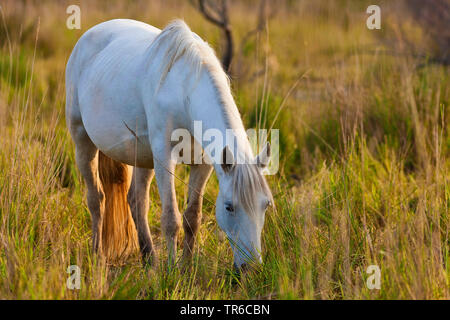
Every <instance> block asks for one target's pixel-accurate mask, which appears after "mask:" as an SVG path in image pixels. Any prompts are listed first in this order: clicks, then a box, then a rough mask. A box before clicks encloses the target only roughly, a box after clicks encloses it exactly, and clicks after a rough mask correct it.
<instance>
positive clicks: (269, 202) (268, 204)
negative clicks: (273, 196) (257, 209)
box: [266, 200, 272, 209]
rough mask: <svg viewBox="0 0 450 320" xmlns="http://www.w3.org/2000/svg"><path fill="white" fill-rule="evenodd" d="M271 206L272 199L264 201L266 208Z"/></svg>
mask: <svg viewBox="0 0 450 320" xmlns="http://www.w3.org/2000/svg"><path fill="white" fill-rule="evenodd" d="M271 206H272V201H270V200H268V201H267V203H266V209H267V208H268V207H271Z"/></svg>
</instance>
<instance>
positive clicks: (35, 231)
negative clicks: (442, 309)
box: [0, 0, 450, 299]
mask: <svg viewBox="0 0 450 320" xmlns="http://www.w3.org/2000/svg"><path fill="white" fill-rule="evenodd" d="M378 2H379V3H378V4H379V5H380V7H381V14H382V29H381V30H368V29H367V27H366V19H367V17H368V14H367V13H366V8H367V6H369V5H370V4H372V3H370V1H364V0H361V1H346V0H336V1H325V0H323V1H300V0H299V1H280V2H279V3H278V4H277V8H278V9H277V11H276V13H275V15H274V16H273V17H272V18H271V19H270V20H269V21H268V23H267V24H266V26H265V27H264V28H262V30H261V31H260V32H258V33H257V34H255V35H254V36H252V37H248V38H246V37H245V35H246V34H247V32H249V31H250V30H251V29H252V28H254V27H255V26H256V23H257V14H256V10H255V7H256V6H257V1H251V0H247V1H232V2H231V5H230V17H231V23H232V26H233V32H234V36H235V44H236V50H235V56H234V60H233V65H232V71H231V78H232V87H233V91H234V95H235V99H236V103H237V105H238V107H239V109H240V111H241V114H242V117H243V120H244V123H245V125H246V127H256V126H257V124H258V122H259V118H262V119H266V121H262V123H261V125H262V127H265V128H268V127H270V125H271V124H272V123H271V121H272V119H274V118H275V115H276V114H277V113H279V115H278V116H277V118H276V121H275V123H274V126H273V127H274V128H278V129H280V143H281V145H280V170H279V172H278V174H277V175H274V176H270V177H268V181H269V183H270V186H271V188H272V192H273V194H274V198H275V206H276V209H274V210H271V211H270V212H268V213H267V215H266V223H265V227H264V230H263V260H264V264H263V266H262V270H261V271H260V272H250V273H248V274H245V275H244V276H243V277H241V278H237V277H236V275H235V274H234V273H233V272H232V252H231V248H230V247H229V245H228V243H227V241H226V238H225V236H224V234H223V233H222V232H221V231H220V230H219V227H218V226H217V223H216V221H215V217H214V208H213V207H212V206H211V204H210V203H209V202H208V201H205V202H204V210H203V222H202V225H201V228H200V232H199V238H198V246H197V249H196V252H195V258H194V263H193V269H192V271H191V272H189V273H181V272H180V270H179V269H174V270H170V271H169V270H168V269H167V265H166V263H165V258H164V257H165V256H166V254H167V253H166V252H167V251H166V249H165V242H164V241H163V237H162V234H161V229H160V200H159V197H158V195H157V189H156V184H155V183H153V184H152V186H151V204H150V211H149V213H148V215H149V222H150V228H151V231H152V235H153V239H154V241H155V243H156V248H157V251H158V254H159V256H160V265H159V266H156V267H155V268H144V267H143V266H142V265H141V263H140V260H139V258H138V256H137V255H136V257H135V258H132V259H130V261H129V262H128V264H126V265H125V266H105V265H104V264H101V263H98V262H97V261H96V259H95V255H93V253H92V251H91V240H90V237H91V230H90V214H89V211H88V209H87V205H86V201H85V186H84V183H83V181H82V179H81V177H80V174H79V172H78V170H77V168H76V165H75V161H74V145H73V143H72V141H71V139H70V136H69V134H68V131H67V129H66V125H65V116H64V104H65V97H64V68H65V64H66V61H67V59H68V57H69V55H70V52H71V49H72V48H73V46H74V45H75V43H76V41H77V39H78V38H79V37H80V36H81V34H82V33H83V32H85V31H86V30H87V29H88V28H89V27H91V26H93V25H95V24H97V23H99V22H102V21H105V20H108V19H112V18H119V17H120V18H133V19H137V20H141V21H144V22H147V23H150V24H152V25H155V26H157V27H160V28H162V27H164V25H166V24H167V23H168V22H169V21H170V20H172V19H174V18H184V19H185V21H186V22H187V23H188V24H189V25H190V26H191V28H192V30H193V31H195V32H196V33H198V34H199V35H200V36H202V37H203V38H204V39H206V40H207V41H208V42H210V43H211V45H212V46H213V47H214V48H215V49H216V51H217V52H218V54H219V55H220V53H221V50H222V42H221V33H220V30H219V29H217V28H216V27H215V26H213V25H211V24H210V23H209V22H207V21H206V20H205V19H204V18H203V17H202V15H201V14H200V13H199V12H198V11H196V9H195V8H193V6H192V5H191V4H190V3H189V2H188V1H173V0H171V1H155V0H146V1H100V0H97V1H2V2H1V17H0V18H1V19H0V20H1V23H0V299H251V298H252V299H253V298H260V299H449V298H450V251H449V245H450V242H449V230H450V221H449V211H450V172H449V170H450V157H449V155H450V135H449V129H450V126H449V120H448V118H449V114H450V110H449V102H450V91H449V88H450V79H449V66H445V65H442V64H438V63H432V59H431V57H432V53H433V50H434V47H433V45H432V40H433V39H430V34H429V30H427V29H425V28H423V27H422V26H421V25H420V24H419V23H418V22H417V21H415V20H414V19H413V18H412V17H411V16H410V15H408V13H407V11H406V10H404V8H402V7H401V6H399V3H398V2H395V5H394V4H393V2H392V1H378ZM70 4H79V5H80V7H81V17H82V19H81V22H82V25H81V27H82V28H81V30H69V29H68V28H67V27H66V19H67V17H68V14H66V8H67V6H68V5H70ZM444 28H448V26H444ZM245 38H246V39H247V40H246V41H243V40H242V39H245ZM411 44H413V46H412V45H411ZM288 93H290V94H288ZM188 170H189V169H188V168H187V167H180V168H179V169H178V172H177V173H178V175H179V176H180V177H181V178H182V179H184V181H185V182H186V183H187V177H188V176H187V173H188ZM177 192H178V200H179V207H180V210H182V209H183V208H185V207H186V199H187V188H186V186H185V184H183V183H182V182H177ZM217 192H218V186H217V180H216V177H215V176H213V177H212V178H211V179H210V181H209V182H208V186H207V191H206V197H207V198H208V199H211V200H215V197H216V195H217ZM179 239H180V246H182V243H181V239H182V237H180V238H179ZM179 254H181V252H180V251H179ZM69 265H78V266H79V267H80V269H81V273H82V279H81V288H80V290H69V289H68V288H67V287H66V280H67V278H68V276H69V274H68V273H67V272H66V270H67V268H68V266H69ZM370 265H377V266H379V268H380V270H381V287H380V289H373V290H370V289H369V288H368V287H367V286H366V280H367V278H368V277H369V274H368V273H366V269H367V267H368V266H370Z"/></svg>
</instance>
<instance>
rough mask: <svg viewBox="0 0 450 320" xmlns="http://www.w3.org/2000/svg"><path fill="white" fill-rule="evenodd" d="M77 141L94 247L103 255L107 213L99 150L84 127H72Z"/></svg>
mask: <svg viewBox="0 0 450 320" xmlns="http://www.w3.org/2000/svg"><path fill="white" fill-rule="evenodd" d="M71 134H72V138H73V140H74V141H75V148H76V149H75V158H76V162H77V166H78V169H79V170H80V172H81V175H82V176H83V178H84V181H85V183H86V187H87V203H88V208H89V211H90V212H91V216H92V247H93V250H94V252H96V253H99V254H100V255H102V246H101V244H102V239H101V236H102V223H103V217H104V211H105V194H104V192H103V189H102V185H101V181H100V177H99V172H98V149H97V147H96V146H95V145H94V144H93V143H92V141H91V139H90V138H89V136H88V135H87V133H86V131H85V130H84V127H82V125H80V126H77V127H75V128H74V126H72V127H71Z"/></svg>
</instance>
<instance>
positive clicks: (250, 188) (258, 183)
mask: <svg viewBox="0 0 450 320" xmlns="http://www.w3.org/2000/svg"><path fill="white" fill-rule="evenodd" d="M233 170H234V173H233V202H239V203H241V204H242V206H243V207H244V209H245V212H247V213H248V215H250V216H253V217H254V216H255V215H256V208H257V206H258V205H259V204H258V203H257V200H258V197H257V196H258V193H259V192H261V193H263V194H264V195H266V197H268V198H269V200H270V201H271V202H273V199H272V193H271V192H270V188H269V186H268V185H267V181H266V179H265V178H264V176H263V174H262V173H261V171H260V169H259V168H258V167H257V165H256V164H237V165H235V167H234V169H233Z"/></svg>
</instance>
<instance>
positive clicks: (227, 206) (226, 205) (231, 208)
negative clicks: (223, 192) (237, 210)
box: [225, 203, 234, 213]
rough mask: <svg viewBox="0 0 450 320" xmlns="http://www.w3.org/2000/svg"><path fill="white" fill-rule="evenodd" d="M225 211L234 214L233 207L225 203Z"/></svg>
mask: <svg viewBox="0 0 450 320" xmlns="http://www.w3.org/2000/svg"><path fill="white" fill-rule="evenodd" d="M225 210H227V211H228V212H230V213H233V212H234V207H233V205H232V204H231V203H226V204H225Z"/></svg>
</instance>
